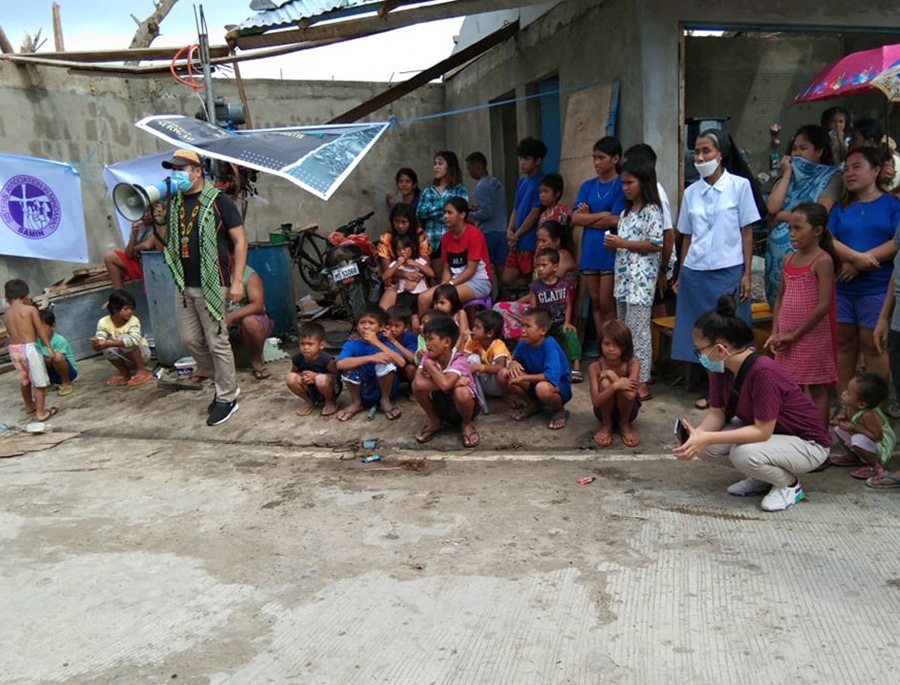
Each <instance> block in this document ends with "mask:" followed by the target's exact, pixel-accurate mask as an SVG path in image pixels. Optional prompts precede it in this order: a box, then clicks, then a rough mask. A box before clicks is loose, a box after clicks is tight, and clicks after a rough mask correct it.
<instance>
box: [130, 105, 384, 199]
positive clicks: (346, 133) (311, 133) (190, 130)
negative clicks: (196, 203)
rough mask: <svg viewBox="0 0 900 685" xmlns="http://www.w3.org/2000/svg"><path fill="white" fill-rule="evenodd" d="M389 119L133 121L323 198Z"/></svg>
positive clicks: (175, 142)
mask: <svg viewBox="0 0 900 685" xmlns="http://www.w3.org/2000/svg"><path fill="white" fill-rule="evenodd" d="M390 125H391V122H389V121H383V122H376V123H372V122H365V123H359V124H324V125H320V126H290V127H286V128H269V129H257V130H253V131H226V130H225V129H222V128H220V127H218V126H215V125H213V124H210V123H209V122H206V121H200V120H199V119H193V118H191V117H185V116H180V115H170V114H165V115H156V116H149V117H145V118H144V119H141V120H140V121H138V122H137V123H136V124H135V126H137V127H138V128H139V129H141V130H143V131H147V132H148V133H152V134H153V135H155V136H156V137H158V138H162V139H163V140H165V141H166V142H167V143H170V144H171V145H175V146H176V147H185V148H188V149H191V150H194V151H195V152H196V153H197V154H200V155H204V156H206V157H213V158H215V159H220V160H222V161H225V162H233V163H235V164H238V165H240V166H245V167H249V168H251V169H257V170H259V171H264V172H267V173H270V174H275V175H276V176H281V178H284V179H287V180H288V181H290V182H291V183H293V184H295V185H298V186H300V187H301V188H303V189H304V190H306V191H308V192H310V193H312V194H313V195H315V196H316V197H319V198H322V199H323V200H327V199H328V198H330V197H331V196H332V195H333V194H334V191H335V190H337V189H338V187H339V186H340V185H341V183H343V181H344V179H345V178H347V176H349V175H350V172H351V171H353V169H354V168H355V167H356V165H357V164H359V161H360V160H361V159H362V158H363V157H365V156H366V153H367V152H368V151H369V150H371V149H372V146H373V145H375V143H376V142H377V141H378V139H379V138H380V137H381V134H383V133H384V132H385V130H387V128H388V127H389V126H390Z"/></svg>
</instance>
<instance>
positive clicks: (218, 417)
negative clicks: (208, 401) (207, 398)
mask: <svg viewBox="0 0 900 685" xmlns="http://www.w3.org/2000/svg"><path fill="white" fill-rule="evenodd" d="M239 406H240V405H239V404H238V403H237V400H235V401H233V402H219V401H214V402H213V406H212V411H210V412H209V418H208V419H206V425H207V426H218V425H219V424H220V423H225V422H226V421H227V420H228V419H230V418H231V415H232V414H234V412H236V411H237V410H238V407H239Z"/></svg>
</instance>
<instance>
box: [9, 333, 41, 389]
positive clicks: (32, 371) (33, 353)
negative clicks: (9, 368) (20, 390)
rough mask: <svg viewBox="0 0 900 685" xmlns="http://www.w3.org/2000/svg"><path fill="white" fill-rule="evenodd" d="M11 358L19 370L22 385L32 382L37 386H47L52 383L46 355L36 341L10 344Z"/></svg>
mask: <svg viewBox="0 0 900 685" xmlns="http://www.w3.org/2000/svg"><path fill="white" fill-rule="evenodd" d="M9 358H10V359H11V360H12V363H13V366H15V367H16V371H18V372H19V381H20V382H21V383H22V385H28V384H29V383H30V384H31V385H33V386H34V387H35V388H46V387H47V386H48V385H50V377H49V376H48V375H47V366H46V365H45V364H44V355H42V354H41V353H40V352H39V351H38V348H37V346H36V345H35V344H34V343H24V344H21V345H10V346H9Z"/></svg>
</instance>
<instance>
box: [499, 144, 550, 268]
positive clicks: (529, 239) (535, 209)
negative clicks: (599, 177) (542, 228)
mask: <svg viewBox="0 0 900 685" xmlns="http://www.w3.org/2000/svg"><path fill="white" fill-rule="evenodd" d="M516 155H517V156H518V158H519V172H520V173H521V174H522V178H520V179H519V182H518V184H516V200H515V206H514V207H513V211H512V214H510V216H509V225H508V227H507V229H506V241H507V244H508V245H509V254H508V255H507V257H506V267H505V268H504V269H503V285H507V286H509V285H515V284H518V285H524V284H525V282H526V281H527V280H529V279H530V276H531V271H532V269H533V268H534V248H535V245H536V243H537V231H536V230H535V229H536V226H537V221H538V219H539V218H540V216H541V211H543V210H542V207H541V199H540V191H539V185H540V181H541V177H542V176H543V175H544V174H543V172H542V171H541V164H542V163H543V162H544V157H546V156H547V146H546V145H544V143H543V141H541V140H538V139H537V138H524V139H522V141H521V142H519V146H518V147H517V148H516Z"/></svg>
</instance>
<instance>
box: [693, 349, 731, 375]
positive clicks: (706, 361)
mask: <svg viewBox="0 0 900 685" xmlns="http://www.w3.org/2000/svg"><path fill="white" fill-rule="evenodd" d="M699 362H700V366H702V367H703V368H704V369H706V370H707V371H711V372H712V373H725V360H724V359H721V360H719V361H717V362H714V361H713V360H711V359H710V358H709V355H708V354H706V353H705V352H704V353H703V354H701V355H700V357H699Z"/></svg>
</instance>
